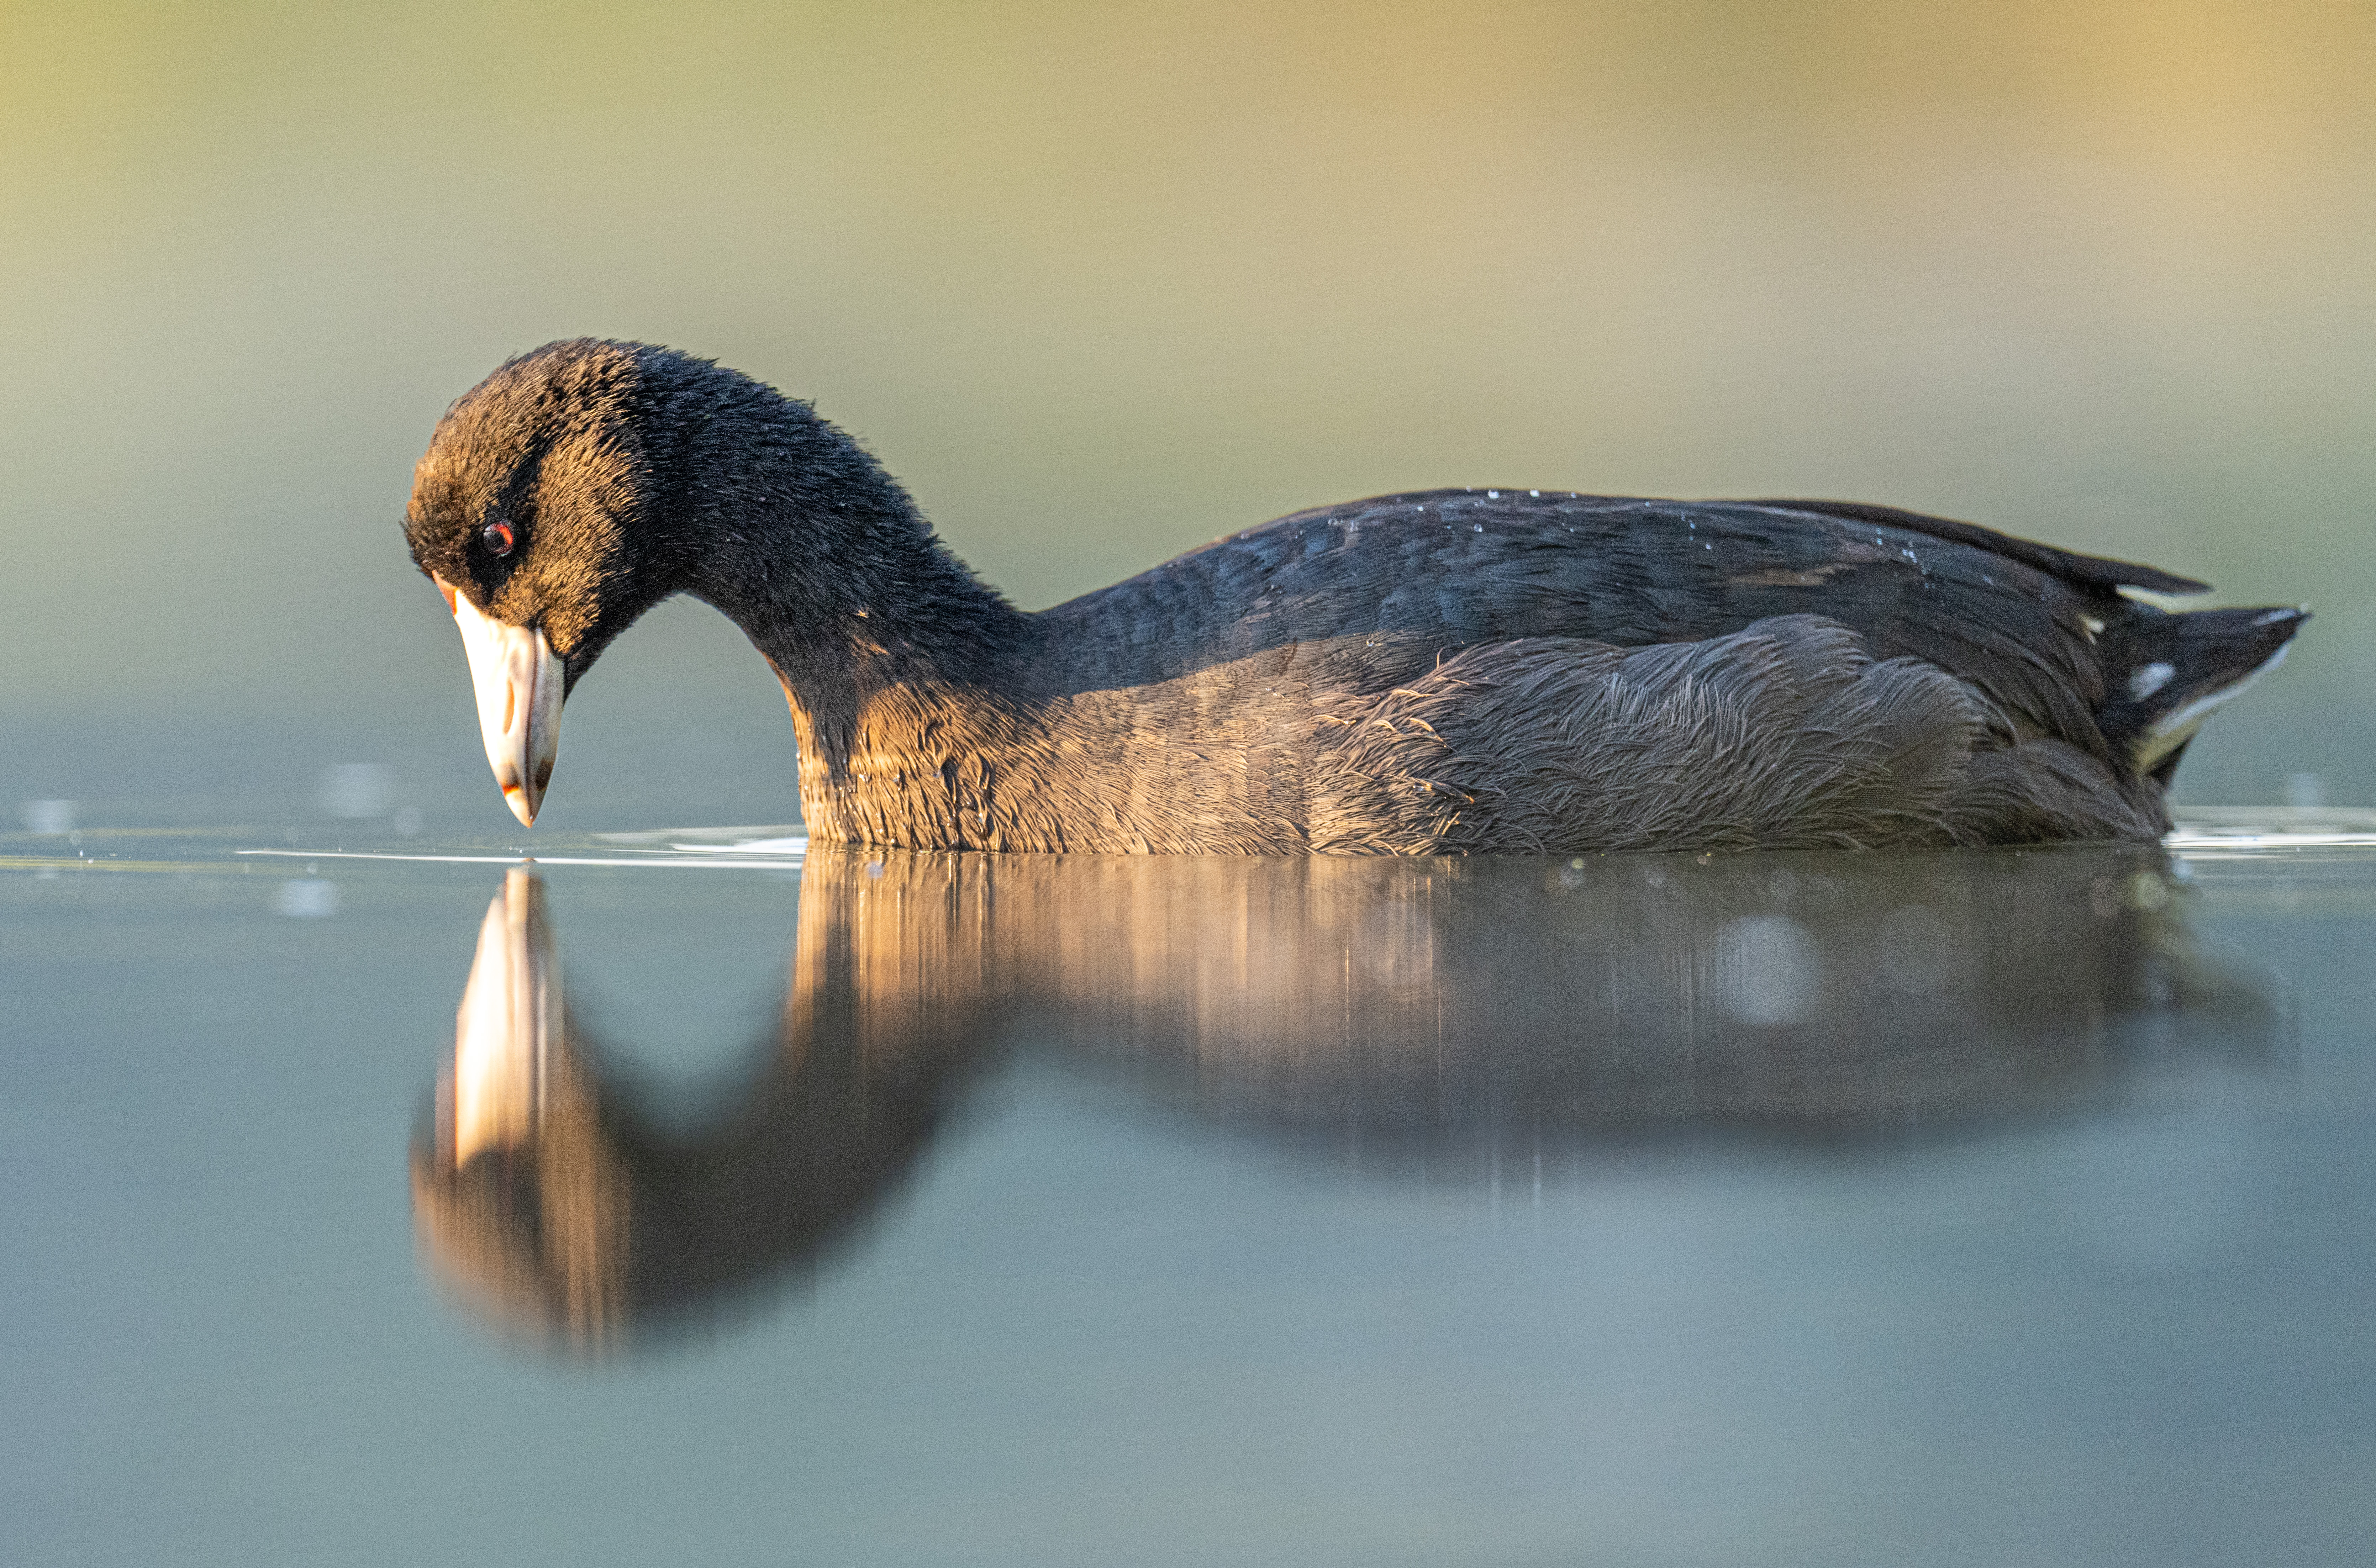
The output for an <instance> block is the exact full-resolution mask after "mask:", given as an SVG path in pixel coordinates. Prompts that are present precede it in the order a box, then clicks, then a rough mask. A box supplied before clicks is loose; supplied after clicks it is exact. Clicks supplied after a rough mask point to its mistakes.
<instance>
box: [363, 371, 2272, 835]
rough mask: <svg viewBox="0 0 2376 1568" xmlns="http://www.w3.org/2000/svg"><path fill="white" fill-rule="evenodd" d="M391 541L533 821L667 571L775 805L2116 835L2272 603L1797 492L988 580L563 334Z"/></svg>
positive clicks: (1271, 827)
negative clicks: (789, 775) (1107, 582)
mask: <svg viewBox="0 0 2376 1568" xmlns="http://www.w3.org/2000/svg"><path fill="white" fill-rule="evenodd" d="M405 532H406V534H407V536H408V538H409V540H410V544H411V547H412V556H413V559H414V561H415V562H417V563H418V564H419V565H420V567H421V569H422V571H423V572H425V573H428V574H429V575H430V576H432V577H433V578H434V580H435V581H436V583H437V585H438V587H439V588H440V589H441V590H442V591H443V592H444V594H445V596H446V601H447V603H448V604H449V606H450V607H451V608H452V609H453V611H454V614H455V617H456V619H457V621H458V622H459V623H460V624H461V627H462V635H463V640H464V642H465V644H466V645H467V647H468V648H469V657H470V671H471V676H472V679H473V681H474V682H475V683H476V685H477V689H478V698H479V713H480V718H481V724H482V727H483V729H484V731H485V737H486V742H487V754H488V759H489V761H490V762H492V763H493V766H494V769H495V775H496V779H497V781H498V782H499V783H500V784H501V785H502V786H503V789H504V793H505V798H506V799H507V800H508V801H509V802H511V806H512V809H513V811H514V812H516V813H517V814H518V816H519V818H520V820H521V821H522V822H532V821H533V820H534V819H535V815H536V812H537V807H538V805H539V804H540V803H541V801H542V799H543V795H544V790H545V785H546V781H547V779H548V778H549V777H550V775H551V773H552V761H553V754H554V745H555V741H556V739H557V735H558V731H559V724H560V718H561V706H562V702H563V700H564V697H565V696H566V695H567V693H568V691H569V690H570V688H571V687H572V686H574V685H575V683H576V681H577V679H578V678H579V677H580V676H582V675H583V674H585V673H586V671H587V670H588V668H590V667H591V666H592V664H593V662H594V660H595V659H596V658H597V657H599V656H600V653H601V651H602V649H603V648H604V647H607V646H609V644H610V642H611V639H612V638H613V637H615V636H618V635H619V634H620V633H621V632H623V631H624V630H625V629H626V628H627V627H628V625H629V624H632V623H633V622H634V621H635V619H636V616H638V615H640V614H642V613H643V612H645V611H646V610H647V609H649V608H651V606H653V605H654V604H657V603H659V601H660V600H663V599H666V598H668V597H670V596H671V595H672V594H678V593H690V594H693V595H694V596H695V597H696V598H699V599H702V600H707V602H708V603H710V604H712V605H715V606H716V607H717V608H718V609H719V610H720V611H722V612H724V613H725V614H726V615H728V616H729V617H730V618H731V619H732V620H733V621H734V623H735V624H737V625H739V626H740V627H742V628H743V632H744V633H745V634H746V635H748V636H749V637H750V638H751V640H752V642H753V643H754V644H755V645H757V647H758V648H759V651H760V652H761V653H762V654H764V655H765V656H766V659H767V661H768V663H769V664H770V666H771V667H772V668H773V669H774V670H775V671H776V674H777V676H778V679H779V680H781V682H782V683H783V687H784V694H785V695H786V696H787V697H788V698H789V699H790V704H791V710H792V722H793V726H794V728H795V730H796V731H797V735H798V740H799V744H800V758H801V767H800V788H801V805H802V814H803V815H804V817H805V818H806V820H807V823H808V827H809V831H810V833H811V835H812V836H813V837H816V838H819V839H821V840H828V841H831V840H839V841H844V842H851V843H867V844H880V845H892V846H904V847H907V848H910V849H1009V850H1027V849H1031V850H1055V849H1083V850H1103V851H1125V852H1148V851H1155V852H1206V853H1219V854H1263V855H1277V854H1301V853H1306V852H1315V851H1317V852H1328V853H1356V854H1446V853H1453V854H1457V853H1468V852H1479V851H1497V850H1500V851H1541V850H1559V851H1572V850H1599V849H1735V848H1753V847H1766V848H1824V847H1832V848H1862V847H1878V846H1884V845H1942V846H1943V845H1965V844H2004V843H2035V842H2044V841H2051V840H2058V839H2088V838H2113V839H2145V838H2151V837H2156V836H2157V835H2158V834H2159V833H2161V832H2162V831H2163V830H2164V829H2165V828H2166V826H2168V816H2167V814H2166V812H2165V810H2164V807H2163V803H2162V795H2163V790H2164V788H2165V786H2166V785H2167V784H2168V779H2169V777H2170V773H2171V771H2172V769H2173V768H2174V767H2175V766H2177V763H2178V759H2179V755H2180V753H2181V752H2182V751H2183V750H2184V749H2185V746H2186V743H2187V742H2188V740H2189V739H2190V738H2191V737H2192V735H2193V733H2194V731H2195V728H2196V727H2197V726H2198V725H2199V724H2200V723H2201V722H2202V720H2203V718H2204V714H2205V713H2206V712H2208V711H2209V709H2210V708H2212V707H2214V706H2216V704H2217V703H2219V702H2221V701H2223V700H2225V699H2226V698H2228V697H2229V696H2231V695H2234V694H2235V693H2237V692H2238V691H2239V690H2241V689H2242V688H2243V686H2244V685H2245V684H2246V683H2249V682H2250V681H2251V679H2252V678H2253V677H2254V676H2255V675H2257V674H2259V673H2260V672H2262V671H2264V670H2266V669H2268V668H2269V667H2270V666H2272V665H2274V664H2275V663H2276V662H2277V660H2278V659H2279V658H2281V657H2282V655H2283V654H2284V651H2285V647H2286V644H2287V641H2288V640H2289V639H2291V637H2292V636H2293V635H2294V633H2295V632H2296V631H2297V630H2298V629H2299V626H2300V624H2301V623H2302V621H2303V619H2304V612H2301V611H2299V610H2295V609H2254V610H2211V611H2200V612H2194V613H2192V614H2170V613H2168V612H2164V611H2161V610H2159V609H2156V608H2154V607H2153V606H2150V605H2146V604H2143V603H2139V602H2137V601H2135V600H2131V599H2128V598H2126V597H2125V596H2123V595H2122V593H2121V588H2123V587H2133V588H2145V589H2149V590H2152V591H2154V592H2157V593H2165V594H2185V593H2195V592H2200V591H2203V589H2204V585H2203V584H2201V583H2196V582H2192V581H2189V580H2188V579H2186V578H2183V577H2176V576H2170V575H2169V574H2168V573H2166V572H2157V571H2155V570H2154V569H2152V568H2151V567H2147V566H2133V565H2126V564H2121V563H2120V562H2115V561H2106V560H2100V559H2097V558H2096V557H2093V556H2086V555H2074V554H2072V553H2070V552H2066V551H2061V550H2054V549H2050V548H2049V547H2047V546H2045V545H2040V544H2033V543H2030V542H2028V541H2026V540H2016V539H2011V538H2008V537H2006V536H2004V535H2002V534H1998V533H1994V532H1991V531H1990V530H1988V529H1981V528H1978V527H1975V526H1973V525H1972V524H1969V523H1957V522H1949V521H1946V520H1944V519H1942V518H1937V517H1921V516H1918V515H1916V514H1914V513H1910V512H1900V511H1896V510H1894V509H1892V508H1889V507H1883V506H1867V505H1851V504H1846V503H1840V502H1832V501H1715V502H1701V501H1694V502H1678V501H1648V500H1635V499H1630V498H1624V497H1612V496H1602V495H1582V494H1574V493H1568V492H1564V491H1533V490H1483V491H1479V490H1441V491H1428V492H1423V493H1412V494H1408V495H1389V496H1380V497H1376V498H1374V499H1372V500H1367V501H1356V502H1350V503H1348V504H1346V505H1339V506H1330V507H1325V508H1322V509H1320V510H1316V511H1310V512H1299V513H1296V514H1294V515H1293V516H1291V517H1281V518H1279V519H1277V521H1276V522H1271V523H1266V524H1265V525H1263V526H1262V527H1260V528H1257V529H1250V530H1248V531H1247V532H1244V533H1241V534H1235V535H1232V536H1230V537H1229V538H1226V539H1222V540H1217V541H1215V542H1214V543H1212V544H1208V545H1206V546H1205V547H1204V548H1203V549H1200V550H1194V551H1191V552H1189V553H1187V554H1185V555H1182V556H1181V557H1179V558H1178V559H1176V560H1173V561H1170V562H1167V563H1165V564H1163V565H1160V566H1158V567H1156V568H1155V569H1154V570H1153V571H1150V572H1146V573H1143V574H1141V575H1140V576H1135V577H1133V578H1131V579H1130V580H1129V581H1127V582H1123V583H1118V584H1116V585H1114V586H1113V587H1111V588H1103V589H1100V590H1099V591H1098V592H1096V593H1092V594H1087V595H1085V596H1084V597H1082V598H1080V599H1076V600H1072V601H1071V602H1069V603H1066V604H1060V605H1058V606H1056V607H1055V608H1054V609H1052V610H1046V611H1041V612H1038V613H1026V612H1022V611H1019V610H1016V608H1015V607H1014V606H1013V605H1011V604H1009V603H1007V601H1006V600H1004V598H1002V597H1001V596H1000V595H999V594H998V593H996V592H995V591H994V590H992V589H991V588H987V587H985V586H984V585H983V584H982V583H981V582H980V580H979V579H978V578H976V577H975V576H973V574H972V573H971V572H970V571H968V569H967V568H966V567H965V566H964V565H963V564H961V563H959V562H958V561H957V560H956V558H955V557H953V556H952V555H950V554H949V552H947V551H946V550H944V548H942V546H941V544H940V543H939V541H938V540H935V539H934V538H933V533H932V530H931V529H930V528H929V527H928V526H927V525H926V524H925V522H924V521H923V519H922V517H921V516H920V515H919V513H918V511H917V509H916V505H915V504H914V503H913V502H912V501H910V500H909V497H908V494H907V493H906V492H905V491H904V490H902V489H901V488H900V487H899V485H898V483H897V481H895V480H893V479H892V478H891V476H890V475H889V474H887V473H885V471H884V469H883V468H882V466H881V465H880V464H879V463H877V462H876V461H875V460H874V458H873V457H872V456H871V455H869V454H868V453H867V452H866V451H865V450H864V449H863V448H862V447H861V446H860V445H858V443H857V442H856V441H854V440H852V439H851V438H850V437H849V435H847V434H844V433H843V432H841V431H840V430H838V429H837V428H836V427H835V426H834V425H832V424H830V423H828V422H826V421H825V420H824V419H821V418H819V417H818V415H817V414H816V412H815V410H814V409H812V408H811V407H810V406H809V405H808V404H806V403H803V402H799V401H795V400H793V399H790V398H785V397H783V396H782V395H780V394H779V393H778V392H776V391H775V390H774V389H772V388H770V387H767V386H762V385H760V384H759V383H757V382H755V381H753V380H751V379H750V378H749V377H747V376H743V375H741V374H736V373H735V372H733V371H731V370H726V369H723V368H721V367H719V366H718V365H716V364H713V363H711V362H708V361H706V360H700V359H695V358H693V357H692V356H690V355H686V354H683V353H678V352H674V351H672V350H667V349H661V348H655V347H652V346H649V345H646V344H638V343H613V342H599V341H594V340H590V339H577V340H573V341H569V342H562V343H554V344H550V345H548V346H546V347H544V348H541V349H539V350H535V351H534V352H532V353H529V354H525V355H522V356H521V357H519V358H517V359H515V360H513V361H511V362H508V363H506V364H505V365H503V366H502V367H501V368H499V369H498V370H496V371H495V373H494V374H492V375H490V376H488V377H487V379H486V380H484V381H482V382H481V383H480V384H479V385H478V386H475V387H473V388H472V389H471V390H470V391H469V393H467V394H465V395H464V396H463V398H461V399H460V400H459V401H457V403H456V404H455V405H454V406H453V407H452V408H451V409H449V410H447V411H446V417H445V418H444V419H443V420H442V421H440V422H439V423H438V426H437V430H436V434H434V436H433V437H432V439H431V441H430V445H429V450H428V452H427V454H426V455H425V456H423V457H422V460H421V464H420V467H419V469H417V470H416V472H415V474H414V477H413V489H412V501H411V505H410V508H409V510H408V512H407V515H406V519H405Z"/></svg>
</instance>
